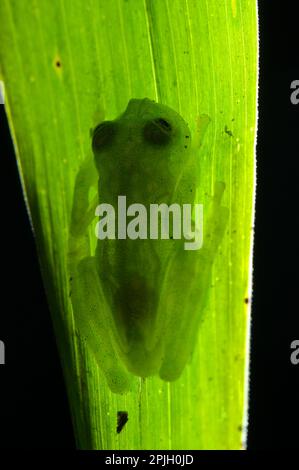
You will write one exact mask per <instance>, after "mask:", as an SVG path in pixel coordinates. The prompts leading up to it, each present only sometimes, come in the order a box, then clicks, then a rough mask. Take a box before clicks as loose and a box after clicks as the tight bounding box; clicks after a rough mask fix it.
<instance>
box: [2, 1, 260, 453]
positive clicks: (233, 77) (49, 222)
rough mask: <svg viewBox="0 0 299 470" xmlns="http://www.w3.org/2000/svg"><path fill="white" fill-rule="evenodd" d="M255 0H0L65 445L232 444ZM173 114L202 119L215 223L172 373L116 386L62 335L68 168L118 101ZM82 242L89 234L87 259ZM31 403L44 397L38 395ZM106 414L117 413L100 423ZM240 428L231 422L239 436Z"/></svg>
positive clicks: (244, 331) (248, 237)
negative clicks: (71, 439)
mask: <svg viewBox="0 0 299 470" xmlns="http://www.w3.org/2000/svg"><path fill="white" fill-rule="evenodd" d="M256 10H257V7H256V1H255V0H247V1H244V0H209V1H208V0H171V1H170V0H111V1H106V0H85V1H84V2H83V1H80V0H53V1H52V2H49V1H46V0H39V1H38V0H27V1H26V2H25V1H22V0H2V1H1V2H0V17H1V20H2V21H1V29H0V67H1V68H0V74H1V79H2V80H3V81H4V84H5V90H6V103H5V107H6V112H7V115H8V118H9V124H10V129H11V133H12V136H13V140H14V145H15V151H16V156H17V160H18V165H19V170H20V174H21V178H22V184H23V188H24V195H25V197H26V200H27V202H28V207H29V210H30V217H31V221H32V224H33V227H34V233H35V236H36V243H37V247H38V253H39V259H40V265H41V269H42V274H43V279H44V283H45V286H46V290H47V296H48V300H49V304H50V308H51V312H52V318H53V322H54V327H55V332H56V335H57V341H58V346H59V350H60V355H61V360H62V364H63V369H64V374H65V380H66V385H67V390H68V395H69V401H70V406H71V411H72V416H73V423H74V427H75V433H76V438H77V443H78V447H81V448H92V449H239V448H240V447H241V446H242V438H243V440H244V438H245V434H246V433H245V431H244V425H245V424H246V413H247V409H246V402H247V391H246V387H247V384H246V370H247V365H248V354H249V351H248V331H249V315H250V311H249V305H250V302H248V300H247V299H248V298H250V295H251V292H250V284H251V272H250V268H251V259H252V225H253V204H254V185H255V176H254V173H255V163H254V145H255V131H256V94H257V86H256V83H257V11H256ZM144 97H148V98H150V99H153V100H156V101H159V102H161V103H163V104H166V105H168V106H170V107H172V108H173V109H175V110H176V111H177V112H179V114H180V115H181V116H183V117H184V119H185V120H186V121H187V122H188V124H189V127H190V129H191V132H192V133H193V134H194V133H195V131H196V122H197V119H198V117H199V116H200V115H201V114H206V115H208V116H209V117H210V119H211V123H210V125H209V126H208V130H207V133H206V136H205V139H204V144H203V147H202V149H201V155H202V162H201V175H203V176H202V189H203V191H204V192H207V193H208V194H211V191H212V188H213V186H214V183H215V181H218V180H219V181H224V182H225V183H226V190H225V193H224V201H223V204H224V205H225V206H226V207H228V208H229V210H230V217H229V224H228V228H227V232H226V234H225V238H224V240H223V242H222V244H221V248H220V250H219V253H218V255H217V259H216V262H215V264H214V268H213V279H212V285H211V288H210V293H209V303H208V307H207V309H206V311H205V314H204V320H203V322H202V324H201V326H200V329H199V332H198V344H197V346H196V349H195V351H194V353H193V355H192V359H191V361H190V363H189V364H188V365H187V367H186V368H185V370H184V373H183V375H182V376H181V378H180V379H178V380H177V381H176V382H173V383H167V382H163V381H162V380H160V379H159V378H157V377H153V378H148V379H139V378H136V379H135V381H134V382H133V388H132V391H131V392H129V393H127V394H124V395H118V394H114V393H112V392H111V391H110V389H109V388H108V386H107V384H106V381H105V379H104V377H103V373H102V372H101V370H99V368H98V366H97V364H96V362H95V360H94V358H93V357H92V356H91V354H90V353H89V351H88V350H87V346H86V344H85V343H84V342H83V341H82V340H81V339H80V337H79V335H78V332H77V331H76V329H75V324H74V318H73V314H72V308H71V303H70V299H69V280H68V272H67V249H68V237H69V222H70V213H71V207H72V198H73V189H74V182H75V177H76V174H77V172H78V168H79V166H80V163H81V162H82V161H83V160H84V158H85V157H86V156H88V155H91V142H90V134H89V130H90V128H93V127H94V126H95V125H96V124H98V123H99V122H100V121H101V120H104V119H115V117H117V116H118V115H119V114H120V113H121V112H123V111H124V109H125V108H126V106H127V104H128V101H129V100H130V99H131V98H144ZM94 238H95V237H94V236H93V235H92V233H91V235H90V240H91V248H90V251H91V253H92V252H93V250H94V246H95V240H94ZM45 406H46V404H45ZM119 412H127V413H128V422H127V423H126V424H125V426H124V428H123V429H122V431H121V432H120V433H117V432H116V427H117V416H118V413H119ZM242 429H243V432H242Z"/></svg>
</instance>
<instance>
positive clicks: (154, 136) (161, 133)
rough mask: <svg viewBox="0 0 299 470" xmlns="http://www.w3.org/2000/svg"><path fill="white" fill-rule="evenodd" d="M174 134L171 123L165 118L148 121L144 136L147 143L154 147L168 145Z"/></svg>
mask: <svg viewBox="0 0 299 470" xmlns="http://www.w3.org/2000/svg"><path fill="white" fill-rule="evenodd" d="M172 133H173V129H172V126H171V124H170V122H169V121H167V120H166V119H164V118H156V119H153V120H151V121H148V122H147V123H146V124H145V126H144V129H143V136H144V138H145V140H146V141H147V142H149V143H150V144H154V145H167V144H168V143H169V142H170V139H171V136H172Z"/></svg>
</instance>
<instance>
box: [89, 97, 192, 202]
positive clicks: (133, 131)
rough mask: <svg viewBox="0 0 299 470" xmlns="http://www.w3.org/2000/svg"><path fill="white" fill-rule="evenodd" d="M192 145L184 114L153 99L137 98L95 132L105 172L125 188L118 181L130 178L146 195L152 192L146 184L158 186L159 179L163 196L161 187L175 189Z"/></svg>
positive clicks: (100, 168)
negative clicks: (121, 112)
mask: <svg viewBox="0 0 299 470" xmlns="http://www.w3.org/2000/svg"><path fill="white" fill-rule="evenodd" d="M190 145H191V135H190V131H189V128H188V125H187V123H186V122H185V121H184V119H183V118H182V117H181V116H180V115H179V114H178V113H177V112H176V111H174V110H173V109H171V108H169V107H168V106H165V105H163V104H160V103H155V102H154V101H152V100H150V99H148V98H145V99H141V100H140V99H132V100H131V101H130V102H129V104H128V106H127V109H126V110H125V112H124V113H123V114H121V115H120V116H119V117H118V118H117V119H115V120H114V121H104V122H102V123H101V124H99V125H98V126H97V127H96V128H95V129H94V131H93V135H92V148H93V153H94V157H95V165H96V167H97V169H98V172H99V174H100V176H102V177H103V178H104V179H106V180H107V181H110V182H111V181H112V180H113V181H114V185H115V190H117V189H118V190H120V187H119V188H117V184H119V186H121V184H122V183H123V182H124V181H125V180H126V181H127V182H128V181H129V180H130V185H131V188H132V191H134V192H135V194H136V195H138V194H139V193H142V192H143V194H144V198H145V199H147V198H148V197H150V193H151V192H152V189H149V190H148V191H147V190H146V188H147V187H148V188H152V187H153V182H156V185H157V190H155V189H154V192H155V193H156V195H157V197H159V194H158V193H160V192H161V188H164V189H163V192H164V193H167V194H172V193H173V191H174V189H175V188H176V187H177V184H178V180H179V179H180V178H181V177H182V174H183V172H184V171H185V169H186V163H187V162H188V161H189V158H190V151H189V150H190ZM187 166H188V165H187ZM147 182H151V184H150V185H147ZM158 186H159V187H160V190H159V189H158ZM146 191H147V192H148V194H147V192H146ZM136 197H137V196H136Z"/></svg>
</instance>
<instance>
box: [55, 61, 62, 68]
mask: <svg viewBox="0 0 299 470" xmlns="http://www.w3.org/2000/svg"><path fill="white" fill-rule="evenodd" d="M55 65H56V67H58V68H59V67H61V62H60V60H56V62H55Z"/></svg>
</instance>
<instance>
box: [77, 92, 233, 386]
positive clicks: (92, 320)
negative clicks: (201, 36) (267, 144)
mask: <svg viewBox="0 0 299 470" xmlns="http://www.w3.org/2000/svg"><path fill="white" fill-rule="evenodd" d="M208 122H209V118H208V117H207V116H202V117H201V119H200V120H199V128H198V132H197V138H196V139H195V144H192V145H191V134H190V131H189V128H188V125H187V123H186V122H185V121H184V119H183V118H182V117H181V116H180V115H179V114H178V113H177V112H175V111H174V110H172V109H171V108H169V107H168V106H165V105H162V104H158V103H155V102H153V101H151V100H149V99H147V98H145V99H140V100H139V99H132V100H131V101H130V102H129V104H128V106H127V109H126V110H125V112H124V113H123V114H122V115H121V116H120V117H118V118H117V119H115V120H113V121H104V122H102V123H101V124H99V125H98V126H97V127H96V128H95V129H94V130H93V131H92V150H93V158H88V159H87V160H86V161H85V162H84V163H83V165H82V166H81V168H80V170H79V172H78V175H77V177H76V181H75V189H74V199H73V208H72V215H71V224H70V244H69V271H70V282H71V294H70V295H71V302H72V307H73V313H74V318H75V323H76V327H77V329H78V332H79V334H80V335H81V337H82V338H84V339H85V340H86V343H87V346H88V348H89V349H90V350H91V351H92V353H93V354H94V356H95V358H96V360H97V362H98V365H99V367H100V368H101V370H102V371H103V372H104V374H105V377H106V379H107V382H108V385H109V387H110V389H111V390H112V391H113V392H116V393H123V392H125V391H126V390H128V389H129V387H130V378H131V377H132V374H133V375H135V376H139V377H148V376H151V375H159V376H160V377H161V378H162V379H163V380H165V381H173V380H176V379H177V378H179V377H180V375H181V373H182V371H183V369H184V367H185V365H186V363H187V362H188V361H189V359H190V357H191V354H192V351H193V349H194V345H195V343H196V340H197V335H198V327H199V323H200V320H201V319H202V315H203V311H204V308H205V304H206V300H207V294H208V291H209V286H210V277H211V268H212V265H213V261H214V258H215V254H216V253H217V249H218V246H219V243H220V242H221V239H222V237H223V233H224V229H225V225H226V221H227V216H228V210H227V208H225V207H223V206H222V205H221V199H222V194H223V191H224V189H225V185H224V183H222V182H217V183H216V184H215V188H214V194H213V196H212V197H211V198H210V202H209V204H208V207H207V208H206V207H204V208H203V227H204V228H203V245H202V247H201V249H199V250H186V249H184V242H185V240H184V239H183V238H180V239H178V238H177V237H174V236H171V233H174V228H173V223H172V225H171V221H170V222H169V223H170V225H171V227H172V229H173V230H172V231H171V230H170V232H169V233H170V235H169V237H166V238H163V239H162V237H160V238H159V237H157V238H155V239H152V238H150V237H149V236H148V237H147V238H145V237H142V236H141V235H140V236H136V238H135V239H132V238H129V237H127V236H126V234H125V235H124V234H122V236H119V233H117V230H116V234H115V237H114V238H111V237H110V238H108V237H107V238H104V239H98V240H97V247H96V250H95V254H94V256H90V255H89V245H88V235H87V234H88V226H89V225H90V223H91V222H92V220H93V219H94V218H95V207H96V206H97V205H98V204H100V203H106V204H110V205H111V206H112V207H113V208H115V211H116V214H117V216H119V217H120V216H121V214H119V213H118V211H119V210H120V209H118V197H119V196H126V203H127V206H130V205H133V204H136V203H138V204H142V205H143V206H144V207H145V208H146V209H147V210H148V213H150V205H151V204H156V205H160V204H162V203H164V204H167V205H168V206H171V204H178V205H179V206H180V207H183V205H188V204H189V205H194V202H195V200H196V194H197V189H198V186H199V184H200V176H199V165H200V152H199V147H200V144H201V141H202V139H203V136H204V132H205V128H206V127H207V124H208ZM96 186H97V193H96V196H95V198H94V199H93V201H92V202H89V194H90V188H92V187H96ZM133 207H134V206H133ZM131 215H133V214H132V213H131ZM146 224H147V225H148V224H149V220H148V219H147V221H146ZM116 226H117V221H116Z"/></svg>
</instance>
